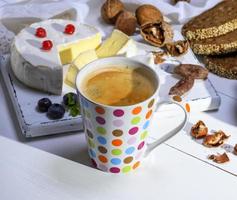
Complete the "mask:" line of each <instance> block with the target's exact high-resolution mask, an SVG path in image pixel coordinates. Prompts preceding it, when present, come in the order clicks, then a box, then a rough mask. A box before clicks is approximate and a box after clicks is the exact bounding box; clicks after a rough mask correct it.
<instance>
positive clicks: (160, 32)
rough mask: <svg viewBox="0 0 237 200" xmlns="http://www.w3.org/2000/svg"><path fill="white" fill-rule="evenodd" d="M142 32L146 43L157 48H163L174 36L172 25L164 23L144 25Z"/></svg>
mask: <svg viewBox="0 0 237 200" xmlns="http://www.w3.org/2000/svg"><path fill="white" fill-rule="evenodd" d="M140 32H141V35H142V37H143V38H144V40H145V41H147V42H148V43H150V44H152V45H153V46H156V47H163V46H164V45H165V44H166V43H168V42H171V41H172V39H173V36H174V33H173V29H172V27H171V25H170V24H168V23H167V22H164V21H161V22H150V23H147V24H144V25H142V26H141V30H140Z"/></svg>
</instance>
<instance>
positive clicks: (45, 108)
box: [38, 98, 52, 112]
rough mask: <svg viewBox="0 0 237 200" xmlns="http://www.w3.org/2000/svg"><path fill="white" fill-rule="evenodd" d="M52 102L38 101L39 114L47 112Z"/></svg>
mask: <svg viewBox="0 0 237 200" xmlns="http://www.w3.org/2000/svg"><path fill="white" fill-rule="evenodd" d="M51 105H52V102H51V101H50V99H48V98H42V99H40V100H39V101H38V110H39V111H40V112H47V111H48V109H49V107H50V106H51Z"/></svg>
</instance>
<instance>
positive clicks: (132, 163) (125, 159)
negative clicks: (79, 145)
mask: <svg viewBox="0 0 237 200" xmlns="http://www.w3.org/2000/svg"><path fill="white" fill-rule="evenodd" d="M154 103H155V100H154V99H152V100H151V101H149V102H148V104H147V107H141V106H137V107H134V108H132V109H131V110H130V111H129V113H128V115H129V116H131V118H130V120H129V121H125V120H124V117H125V116H126V114H127V113H126V112H127V111H126V112H125V110H123V109H114V110H113V111H112V112H111V111H109V110H106V109H105V108H103V107H102V106H95V107H94V111H92V112H90V109H89V107H90V105H89V104H88V103H86V101H84V105H85V107H86V108H85V111H84V114H85V117H86V133H87V142H88V146H89V155H90V157H91V161H92V164H93V166H94V167H97V168H99V169H100V170H102V171H106V172H111V173H128V172H130V171H131V170H134V169H136V168H137V167H138V166H139V165H140V160H141V158H142V155H143V154H144V149H145V148H144V147H145V139H146V138H147V136H148V131H147V128H148V127H149V124H150V118H151V116H152V114H153V105H154ZM108 113H109V114H110V113H111V119H107V117H106V115H107V114H108ZM107 120H108V122H107ZM94 122H96V123H94ZM106 123H112V124H111V126H112V128H113V129H112V130H107V129H106V127H107V126H106ZM128 123H130V125H129V126H130V127H129V128H128V129H127V130H125V129H123V126H124V124H126V126H127V124H128ZM108 135H109V137H108Z"/></svg>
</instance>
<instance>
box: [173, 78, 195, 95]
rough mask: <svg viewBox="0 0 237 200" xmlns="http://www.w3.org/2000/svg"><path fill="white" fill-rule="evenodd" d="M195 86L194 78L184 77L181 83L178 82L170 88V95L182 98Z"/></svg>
mask: <svg viewBox="0 0 237 200" xmlns="http://www.w3.org/2000/svg"><path fill="white" fill-rule="evenodd" d="M193 84H194V79H193V77H184V78H182V79H181V80H180V81H178V82H177V83H176V84H175V85H174V86H173V87H172V88H170V91H169V95H178V96H182V95H183V94H185V93H186V92H188V91H189V90H190V89H191V88H192V87H193Z"/></svg>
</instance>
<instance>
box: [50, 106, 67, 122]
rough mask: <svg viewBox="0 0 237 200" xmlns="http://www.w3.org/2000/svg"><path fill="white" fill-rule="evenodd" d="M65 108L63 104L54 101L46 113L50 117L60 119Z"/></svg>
mask: <svg viewBox="0 0 237 200" xmlns="http://www.w3.org/2000/svg"><path fill="white" fill-rule="evenodd" d="M64 113H65V108H64V107H63V105H61V104H58V103H54V104H52V105H51V106H50V107H49V109H48V112H47V115H48V117H49V118H50V119H61V118H62V117H63V116H64Z"/></svg>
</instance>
